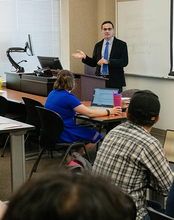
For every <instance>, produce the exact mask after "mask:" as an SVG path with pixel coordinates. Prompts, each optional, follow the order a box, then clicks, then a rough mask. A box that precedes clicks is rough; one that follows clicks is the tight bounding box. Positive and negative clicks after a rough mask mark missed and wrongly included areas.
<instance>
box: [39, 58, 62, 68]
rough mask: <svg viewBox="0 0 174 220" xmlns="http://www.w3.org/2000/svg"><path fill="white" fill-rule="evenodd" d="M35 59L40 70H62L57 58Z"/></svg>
mask: <svg viewBox="0 0 174 220" xmlns="http://www.w3.org/2000/svg"><path fill="white" fill-rule="evenodd" d="M37 58H38V60H39V62H40V65H41V67H42V68H46V67H49V68H50V69H53V70H58V69H59V70H62V69H63V67H62V64H61V62H60V60H59V58H58V57H42V56H38V57H37Z"/></svg>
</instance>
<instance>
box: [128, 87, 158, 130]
mask: <svg viewBox="0 0 174 220" xmlns="http://www.w3.org/2000/svg"><path fill="white" fill-rule="evenodd" d="M159 112H160V102H159V99H158V96H157V95H156V94H154V93H153V92H151V91H150V90H140V91H138V92H136V93H134V95H133V96H132V98H131V101H130V104H129V107H128V120H130V121H131V122H133V123H135V124H137V125H141V126H147V127H151V126H153V125H154V124H155V123H156V122H157V121H158V118H159Z"/></svg>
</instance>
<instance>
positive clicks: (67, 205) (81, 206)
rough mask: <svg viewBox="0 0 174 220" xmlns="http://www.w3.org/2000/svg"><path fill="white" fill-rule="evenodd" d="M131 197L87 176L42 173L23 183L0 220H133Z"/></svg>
mask: <svg viewBox="0 0 174 220" xmlns="http://www.w3.org/2000/svg"><path fill="white" fill-rule="evenodd" d="M135 218H136V207H135V203H134V202H133V200H132V198H131V197H130V196H128V195H127V194H125V193H123V192H122V191H121V190H120V189H119V188H118V187H116V186H115V185H113V184H111V182H110V181H108V180H106V179H103V178H99V177H95V176H92V175H90V174H86V175H85V174H84V175H77V174H75V173H65V172H64V173H63V172H62V173H58V174H57V173H55V172H53V173H45V174H44V175H42V176H38V177H37V179H35V178H32V179H30V180H29V181H27V182H26V183H25V184H24V185H23V186H22V187H21V188H20V189H19V190H18V191H17V192H16V193H15V194H14V195H13V196H12V199H11V200H10V203H9V204H8V209H7V212H6V213H5V215H4V218H3V220H24V219H25V220H41V219H42V220H48V219H51V220H74V219H75V220H86V219H90V220H96V219H100V220H108V219H109V220H122V219H126V220H135Z"/></svg>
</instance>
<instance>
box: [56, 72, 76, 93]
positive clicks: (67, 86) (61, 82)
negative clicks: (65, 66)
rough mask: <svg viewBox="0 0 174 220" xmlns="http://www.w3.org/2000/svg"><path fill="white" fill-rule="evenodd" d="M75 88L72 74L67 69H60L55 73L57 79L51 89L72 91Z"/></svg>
mask: <svg viewBox="0 0 174 220" xmlns="http://www.w3.org/2000/svg"><path fill="white" fill-rule="evenodd" d="M74 88H75V79H74V75H73V74H72V73H71V72H70V71H69V70H61V71H60V72H59V73H58V74H57V80H56V81H55V83H54V86H53V89H57V90H66V91H72V90H73V89H74Z"/></svg>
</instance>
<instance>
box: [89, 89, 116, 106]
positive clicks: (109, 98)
mask: <svg viewBox="0 0 174 220" xmlns="http://www.w3.org/2000/svg"><path fill="white" fill-rule="evenodd" d="M113 91H114V93H116V94H118V89H100V88H95V89H94V93H93V97H92V102H91V106H90V107H88V108H89V109H94V110H105V109H110V108H113V106H114V103H113Z"/></svg>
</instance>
